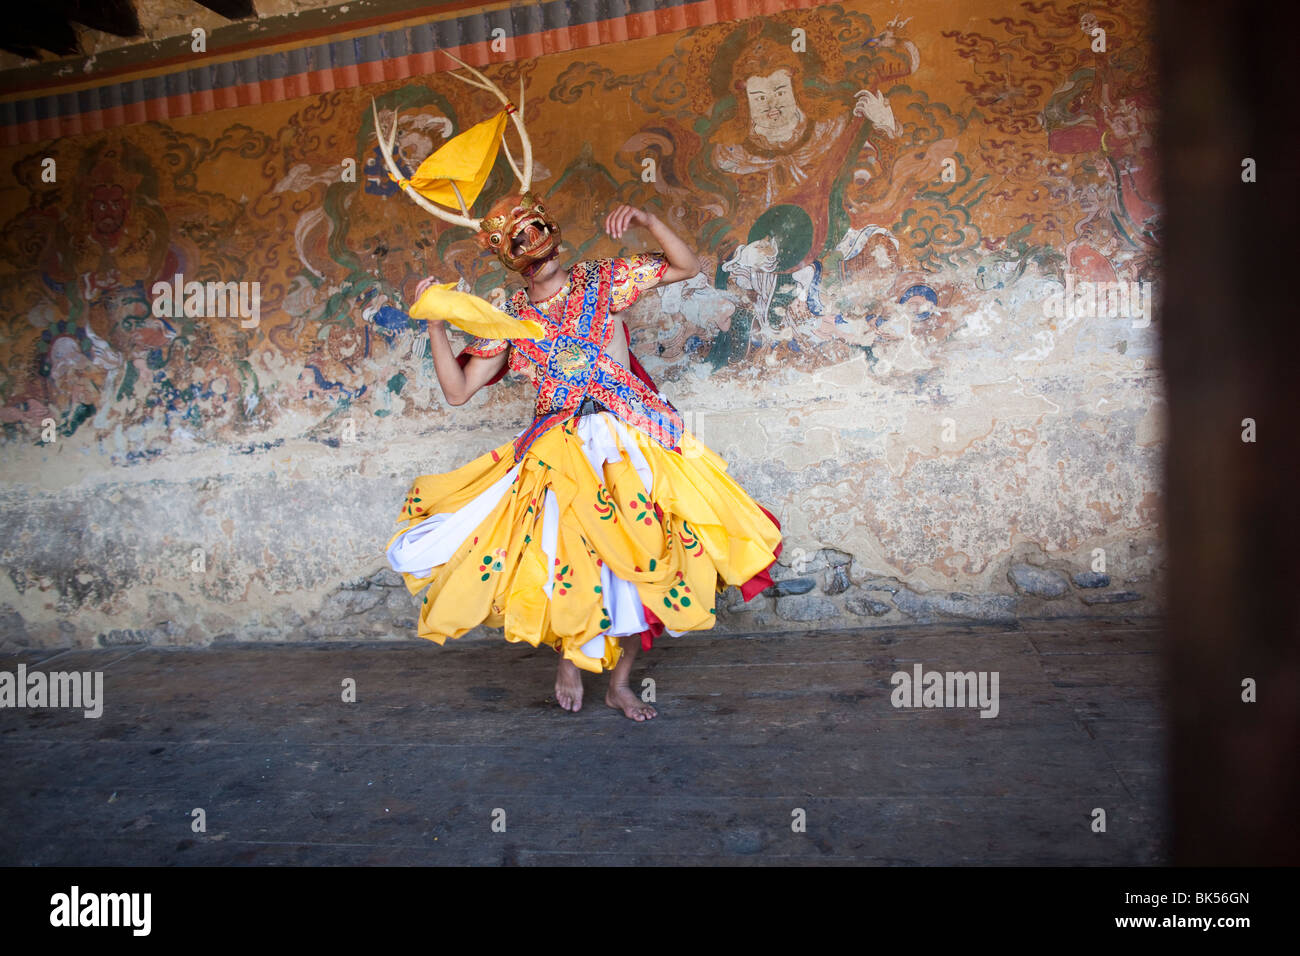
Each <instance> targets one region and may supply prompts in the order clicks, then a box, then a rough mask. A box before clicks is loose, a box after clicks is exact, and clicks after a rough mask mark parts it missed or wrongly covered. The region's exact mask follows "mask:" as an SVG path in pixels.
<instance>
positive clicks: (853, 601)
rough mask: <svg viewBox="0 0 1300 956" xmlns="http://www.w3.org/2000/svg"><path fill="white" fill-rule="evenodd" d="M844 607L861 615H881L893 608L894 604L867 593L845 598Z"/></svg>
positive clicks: (852, 612)
mask: <svg viewBox="0 0 1300 956" xmlns="http://www.w3.org/2000/svg"><path fill="white" fill-rule="evenodd" d="M844 607H845V609H846V610H847V611H849V613H851V614H857V615H858V616H859V617H881V616H883V615H885V614H888V613H889V612H890V611H892V610H893V606H892V605H889V604H886V603H885V602H884V601H879V600H877V599H876V598H873V597H870V596H868V595H865V594H853V595H850V596H849V597H847V598H845V599H844Z"/></svg>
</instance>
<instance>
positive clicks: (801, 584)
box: [768, 578, 817, 598]
mask: <svg viewBox="0 0 1300 956" xmlns="http://www.w3.org/2000/svg"><path fill="white" fill-rule="evenodd" d="M816 586H817V582H816V581H815V580H813V579H812V578H781V579H779V580H777V582H776V587H773V588H769V589H768V590H769V591H770V593H771V594H772V596H773V597H778V598H780V597H786V596H788V595H795V594H807V593H808V592H809V591H811V590H812V589H813V588H815V587H816Z"/></svg>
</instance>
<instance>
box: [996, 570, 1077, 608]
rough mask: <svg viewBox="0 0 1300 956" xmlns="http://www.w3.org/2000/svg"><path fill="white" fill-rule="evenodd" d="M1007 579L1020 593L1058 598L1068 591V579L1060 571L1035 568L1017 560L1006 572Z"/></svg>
mask: <svg viewBox="0 0 1300 956" xmlns="http://www.w3.org/2000/svg"><path fill="white" fill-rule="evenodd" d="M1007 580H1008V581H1010V582H1011V584H1012V586H1013V587H1015V589H1016V590H1017V591H1019V592H1021V593H1022V594H1030V595H1033V596H1034V597H1040V598H1047V599H1051V598H1058V597H1062V596H1063V595H1066V594H1069V593H1070V580H1069V578H1067V577H1066V576H1065V575H1064V574H1062V573H1061V572H1060V571H1053V570H1051V569H1050V568H1036V567H1034V566H1033V565H1032V564H1023V563H1020V562H1017V563H1015V564H1013V565H1011V570H1010V571H1008V572H1007Z"/></svg>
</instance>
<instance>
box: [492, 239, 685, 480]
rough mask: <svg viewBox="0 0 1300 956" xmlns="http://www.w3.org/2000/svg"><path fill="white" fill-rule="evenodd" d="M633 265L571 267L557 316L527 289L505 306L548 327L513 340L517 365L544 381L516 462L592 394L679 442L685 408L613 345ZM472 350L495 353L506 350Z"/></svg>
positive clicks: (612, 262) (600, 262)
mask: <svg viewBox="0 0 1300 956" xmlns="http://www.w3.org/2000/svg"><path fill="white" fill-rule="evenodd" d="M627 268H628V260H626V259H595V260H588V261H584V262H579V263H578V264H577V265H575V266H574V267H573V268H572V269H571V270H570V271H569V292H568V295H567V297H566V300H565V302H564V307H563V312H562V313H561V315H562V318H560V319H558V320H552V319H551V317H550V316H548V315H547V314H546V312H544V311H543V310H541V309H538V308H537V307H536V306H535V305H533V303H532V302H531V301H530V300H529V298H528V293H527V291H525V290H523V289H520V290H519V291H518V292H516V293H515V294H514V295H513V296H511V297H510V298H509V299H508V300H507V301H506V303H505V304H504V305H503V306H502V311H504V312H506V313H507V314H509V315H511V316H513V317H515V318H518V319H532V320H534V321H536V322H538V323H540V324H541V325H542V327H543V328H545V329H546V338H545V339H510V340H509V344H510V345H511V346H513V347H514V354H512V355H511V358H510V368H511V369H512V370H515V371H523V370H524V369H526V368H527V367H528V366H529V365H531V366H533V368H532V373H533V376H534V378H535V380H536V383H537V401H536V405H535V407H534V411H533V415H534V417H533V421H532V424H530V425H529V426H528V428H527V429H525V430H524V432H523V433H522V434H521V435H520V436H519V437H518V438H516V439H515V441H514V447H515V461H519V460H521V459H522V458H523V456H524V453H525V452H526V451H527V450H528V449H529V447H531V445H532V443H533V442H534V441H535V440H536V439H537V437H538V436H539V435H541V434H542V433H544V432H545V431H547V429H549V428H551V427H553V426H554V425H557V424H559V423H560V422H563V421H565V420H566V419H568V418H570V417H572V416H573V414H574V413H575V412H577V411H578V407H579V406H580V405H581V404H582V401H583V399H584V398H585V397H586V396H588V395H590V396H591V397H592V398H594V399H595V400H596V401H598V402H600V403H602V404H603V405H604V406H605V407H606V408H608V409H609V410H610V411H611V412H613V413H614V414H615V415H617V416H618V417H619V419H621V420H622V421H623V422H624V423H626V424H628V425H631V426H632V427H634V428H636V429H638V430H639V431H641V432H642V433H643V434H645V435H646V436H647V437H649V438H652V439H654V440H655V441H657V442H658V443H659V444H661V445H663V446H664V447H665V448H667V449H669V450H672V449H674V448H676V447H677V444H678V442H679V441H680V440H681V435H682V427H683V422H682V417H681V415H680V414H679V413H678V412H677V410H676V409H675V408H673V407H672V405H670V404H669V403H668V402H667V401H666V400H665V399H664V398H663V396H662V395H660V394H659V393H658V392H657V391H656V390H655V389H653V388H651V387H650V386H649V385H648V384H647V383H646V382H644V381H642V380H641V379H640V378H639V377H637V376H636V375H635V374H633V373H632V372H631V371H630V370H629V369H628V368H627V367H626V366H624V365H623V364H622V363H621V362H619V361H618V360H617V359H615V358H613V357H612V356H611V355H610V354H609V353H608V352H607V351H606V348H608V346H609V343H610V340H611V339H612V338H613V335H614V328H615V323H614V318H613V315H612V314H611V312H610V305H611V300H612V297H613V291H614V283H615V281H620V282H626V275H616V271H618V270H626V269H627ZM651 268H652V269H653V268H654V267H653V266H651ZM664 268H666V262H665V263H664V264H663V265H662V266H660V267H659V268H658V269H656V270H655V272H656V273H657V274H656V278H657V275H661V274H662V271H663V269H664ZM634 298H635V293H634V294H633V296H632V299H634ZM632 299H628V300H627V301H626V303H625V304H631V301H632ZM501 345H502V347H504V345H505V343H504V342H502V343H501ZM472 351H473V352H474V354H493V353H495V352H497V351H499V350H496V349H492V350H490V351H488V352H486V353H485V352H484V351H481V350H477V349H476V350H472Z"/></svg>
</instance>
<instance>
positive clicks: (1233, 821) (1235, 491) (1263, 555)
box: [1155, 0, 1300, 865]
mask: <svg viewBox="0 0 1300 956" xmlns="http://www.w3.org/2000/svg"><path fill="white" fill-rule="evenodd" d="M1155 10H1156V24H1155V26H1156V29H1157V39H1158V49H1159V58H1160V65H1159V71H1160V90H1161V98H1162V103H1161V114H1162V115H1161V132H1160V156H1161V165H1162V171H1163V183H1164V196H1165V202H1166V215H1165V220H1164V240H1163V248H1164V252H1165V269H1164V280H1163V296H1162V297H1161V298H1162V299H1163V308H1162V309H1161V310H1160V313H1159V315H1160V331H1161V336H1162V356H1163V364H1164V369H1165V374H1166V380H1167V384H1168V398H1169V435H1168V453H1167V458H1166V464H1167V478H1166V490H1167V496H1166V506H1167V510H1166V519H1167V529H1166V530H1167V542H1168V548H1169V565H1168V567H1169V583H1168V591H1167V595H1168V599H1169V607H1170V614H1169V630H1168V634H1167V637H1166V647H1165V660H1166V664H1167V668H1166V676H1167V677H1168V679H1169V695H1170V711H1169V716H1170V754H1169V756H1170V763H1169V792H1170V799H1171V806H1172V825H1173V846H1172V850H1173V858H1174V862H1175V863H1179V864H1227V865H1235V864H1283V863H1287V864H1295V863H1300V823H1298V822H1297V820H1298V819H1300V505H1297V501H1300V332H1298V330H1300V242H1297V235H1300V221H1298V220H1300V136H1298V135H1297V123H1296V114H1297V112H1298V111H1297V110H1296V109H1295V106H1294V103H1295V100H1296V97H1297V95H1298V94H1297V89H1298V87H1300V84H1298V83H1297V82H1296V74H1297V70H1300V55H1298V53H1300V44H1298V41H1297V37H1298V36H1300V17H1297V13H1296V5H1294V4H1266V3H1255V4H1251V3H1234V2H1224V0H1160V2H1159V3H1158V4H1157V6H1156V8H1155ZM1248 157H1249V158H1253V159H1254V160H1255V161H1256V162H1257V164H1258V169H1257V177H1258V181H1257V182H1255V183H1244V182H1242V162H1243V160H1245V159H1246V158H1248ZM1248 418H1249V419H1253V420H1254V422H1255V424H1256V429H1257V434H1256V441H1255V442H1254V443H1245V442H1243V441H1242V431H1243V426H1242V421H1243V420H1244V419H1248ZM1246 678H1253V679H1254V680H1255V681H1256V682H1257V684H1258V702H1257V703H1254V704H1247V703H1243V702H1242V700H1241V695H1242V687H1241V683H1242V681H1243V680H1244V679H1246Z"/></svg>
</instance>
